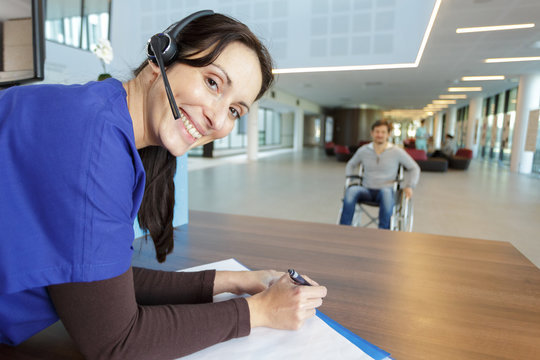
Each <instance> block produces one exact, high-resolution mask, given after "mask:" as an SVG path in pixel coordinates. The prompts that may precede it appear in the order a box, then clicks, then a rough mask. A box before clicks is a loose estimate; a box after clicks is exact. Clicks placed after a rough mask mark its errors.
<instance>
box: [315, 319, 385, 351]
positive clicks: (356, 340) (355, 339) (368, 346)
mask: <svg viewBox="0 0 540 360" xmlns="http://www.w3.org/2000/svg"><path fill="white" fill-rule="evenodd" d="M316 313H317V316H318V317H319V318H320V319H321V320H322V321H324V322H325V323H326V324H327V325H328V326H330V327H331V328H332V329H334V330H336V331H337V332H338V333H340V334H341V335H342V336H343V337H344V338H346V339H347V340H349V341H350V342H352V343H353V344H354V345H356V346H358V347H359V348H360V349H362V351H363V352H365V353H366V354H368V355H369V356H371V357H372V358H373V359H374V360H383V359H390V358H389V356H390V353H388V352H386V351H384V350H382V349H379V348H378V347H377V346H375V345H373V344H372V343H370V342H368V341H366V340H364V339H362V338H361V337H360V336H358V335H356V334H355V333H353V332H352V331H350V330H349V329H347V328H346V327H344V326H343V325H341V324H339V323H338V322H336V321H335V320H333V319H331V318H329V317H328V316H326V315H325V314H323V313H322V312H320V311H319V310H317V311H316Z"/></svg>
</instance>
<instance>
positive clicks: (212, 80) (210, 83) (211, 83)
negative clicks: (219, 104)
mask: <svg viewBox="0 0 540 360" xmlns="http://www.w3.org/2000/svg"><path fill="white" fill-rule="evenodd" d="M206 82H207V83H208V86H210V87H211V88H212V89H217V82H215V81H214V79H212V78H208V79H207V80H206Z"/></svg>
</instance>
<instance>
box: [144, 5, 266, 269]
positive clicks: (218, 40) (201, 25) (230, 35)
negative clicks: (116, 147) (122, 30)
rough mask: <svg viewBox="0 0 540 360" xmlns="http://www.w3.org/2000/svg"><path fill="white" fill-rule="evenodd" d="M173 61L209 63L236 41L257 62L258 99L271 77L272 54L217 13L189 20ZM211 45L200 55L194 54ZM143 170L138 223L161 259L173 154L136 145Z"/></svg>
mask: <svg viewBox="0 0 540 360" xmlns="http://www.w3.org/2000/svg"><path fill="white" fill-rule="evenodd" d="M176 42H177V44H178V48H179V49H178V50H179V51H178V52H179V53H178V58H177V60H176V61H177V62H180V63H184V64H187V65H190V66H194V67H203V66H207V65H210V64H211V63H213V62H214V60H216V58H217V57H218V56H219V55H220V54H221V52H222V51H223V50H224V49H225V47H227V45H229V44H231V43H233V42H240V43H242V44H244V45H246V46H247V47H248V48H250V49H252V50H253V51H254V52H255V53H256V55H257V57H258V58H259V62H260V65H261V73H262V85H261V89H260V91H259V93H258V94H257V98H256V100H258V99H260V98H261V97H262V96H263V95H264V93H265V92H266V90H268V88H270V86H271V85H272V83H273V81H274V75H273V74H272V58H271V56H270V54H269V52H268V50H267V49H266V47H265V46H264V45H263V44H262V43H261V42H260V40H259V39H258V38H257V37H256V36H255V35H254V34H253V33H252V32H251V30H249V28H248V27H247V26H246V25H244V24H242V23H241V22H239V21H237V20H235V19H233V18H230V17H228V16H225V15H221V14H213V15H208V16H203V17H200V18H198V19H195V20H194V21H192V22H190V23H189V24H188V25H186V27H185V28H184V29H183V30H182V31H181V32H180V34H179V35H178V37H177V39H176ZM208 49H211V51H209V52H208V53H207V54H205V55H204V56H198V55H200V54H201V53H203V52H204V51H206V50H208ZM147 65H148V62H147V61H144V62H143V63H142V64H141V65H140V66H139V67H138V68H137V69H136V70H135V71H134V74H135V76H137V75H138V74H139V73H140V72H141V71H142V70H143V69H144V68H145V67H146V66H147ZM139 155H140V157H141V159H142V162H143V165H144V169H145V171H146V184H145V188H144V196H143V200H142V203H141V207H140V209H139V214H138V219H139V225H140V226H141V228H142V229H143V230H147V231H148V232H149V233H150V236H151V237H152V240H153V242H154V246H155V248H156V258H157V260H158V261H159V262H164V261H165V259H166V258H167V255H168V254H170V253H171V252H172V250H173V247H174V241H173V227H172V220H173V213H174V181H173V178H174V174H175V172H176V157H174V156H172V155H171V154H170V153H169V152H168V151H167V149H165V148H162V147H159V146H150V147H146V148H143V149H139Z"/></svg>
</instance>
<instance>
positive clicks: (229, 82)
mask: <svg viewBox="0 0 540 360" xmlns="http://www.w3.org/2000/svg"><path fill="white" fill-rule="evenodd" d="M212 66H215V67H217V68H218V69H219V70H220V71H221V72H222V73H223V75H225V79H226V80H227V85H228V86H231V85H232V83H233V82H232V80H231V78H230V77H229V74H228V73H227V71H225V69H224V68H222V67H221V66H219V65H218V64H216V63H213V64H212ZM238 103H239V104H240V105H241V106H243V107H245V108H246V109H247V112H249V106H248V104H246V103H245V102H244V101H239V102H238Z"/></svg>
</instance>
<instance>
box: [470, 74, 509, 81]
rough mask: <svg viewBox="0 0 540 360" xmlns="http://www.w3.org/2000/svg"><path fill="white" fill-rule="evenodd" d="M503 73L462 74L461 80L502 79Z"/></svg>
mask: <svg viewBox="0 0 540 360" xmlns="http://www.w3.org/2000/svg"><path fill="white" fill-rule="evenodd" d="M504 79H505V77H504V75H489V76H463V77H462V78H461V81H484V80H504Z"/></svg>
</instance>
